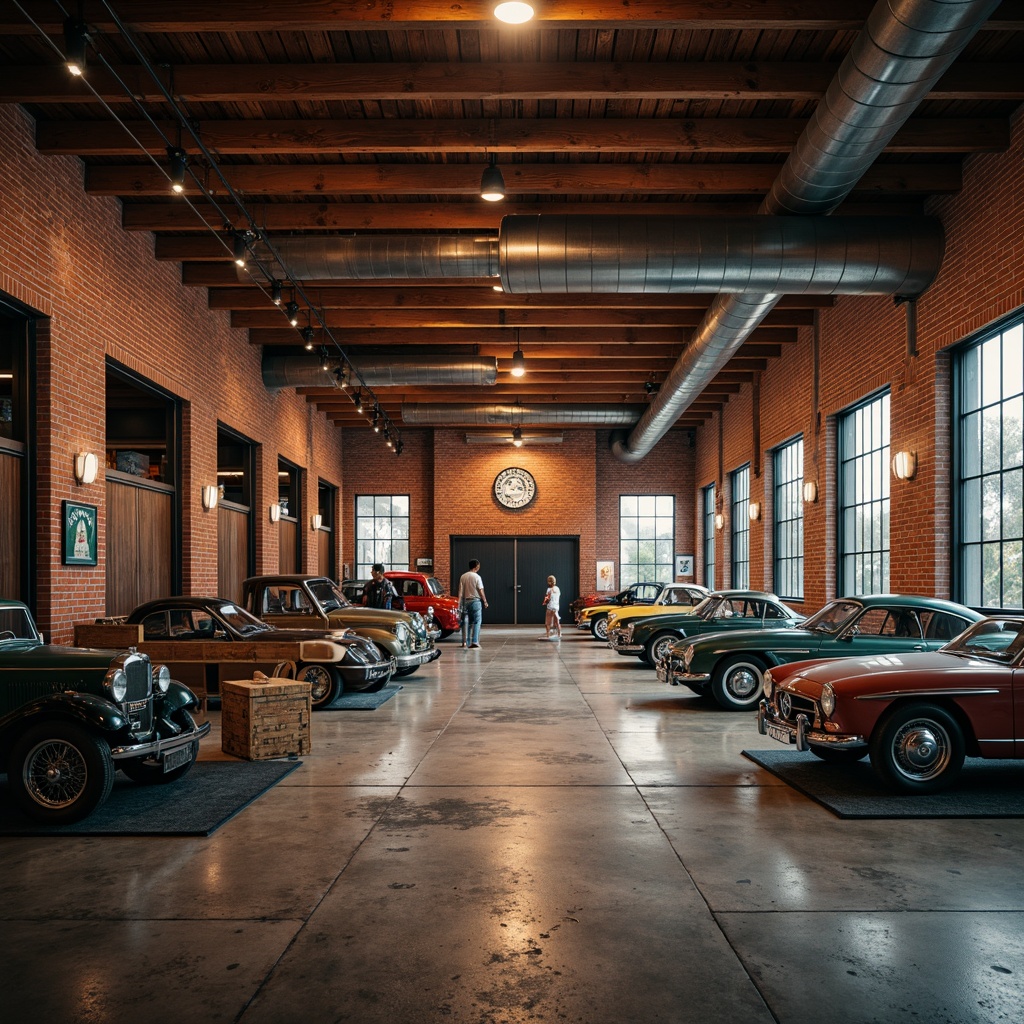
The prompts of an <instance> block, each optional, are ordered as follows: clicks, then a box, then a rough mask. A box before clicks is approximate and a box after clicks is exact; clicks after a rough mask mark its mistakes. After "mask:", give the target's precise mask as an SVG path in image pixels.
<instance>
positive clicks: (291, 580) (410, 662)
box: [242, 574, 441, 676]
mask: <svg viewBox="0 0 1024 1024" xmlns="http://www.w3.org/2000/svg"><path fill="white" fill-rule="evenodd" d="M242 594H243V598H244V601H243V603H244V604H245V607H246V608H247V609H248V611H250V612H252V614H253V615H255V616H256V617H257V618H259V619H262V620H263V621H264V622H269V623H271V624H272V625H275V626H287V627H288V628H290V629H340V628H344V627H348V628H349V629H353V630H355V632H356V633H358V634H359V635H360V636H365V637H366V638H367V639H369V640H372V641H373V642H374V644H375V645H376V646H377V649H378V650H379V651H380V653H381V655H382V656H383V657H385V658H394V659H395V675H396V676H407V675H411V674H412V673H413V672H415V671H416V669H418V668H419V667H420V666H421V665H426V664H428V663H429V662H431V661H436V660H437V659H438V658H440V657H441V652H440V650H439V649H438V648H437V647H435V646H434V641H433V640H432V639H431V637H430V636H429V634H428V633H427V627H426V624H425V623H424V621H423V616H422V615H420V613H419V612H400V611H394V610H393V609H389V608H366V607H359V606H356V605H354V604H352V602H351V601H349V600H348V598H346V597H345V595H344V594H343V593H342V592H341V588H340V587H339V586H338V585H337V584H336V583H335V582H334V581H333V580H330V579H328V578H327V577H326V576H306V575H302V574H295V575H278V576H250V577H249V579H247V580H245V581H244V582H243V584H242Z"/></svg>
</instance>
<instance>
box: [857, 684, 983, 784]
mask: <svg viewBox="0 0 1024 1024" xmlns="http://www.w3.org/2000/svg"><path fill="white" fill-rule="evenodd" d="M870 750H871V765H872V767H873V768H874V770H875V774H876V775H877V776H878V777H879V779H881V781H882V782H883V783H884V784H885V785H886V786H888V787H890V788H894V789H898V790H901V791H902V792H904V793H937V792H939V790H942V789H945V788H946V787H947V786H949V785H951V784H952V783H953V781H954V780H955V779H956V777H957V776H958V775H959V774H960V770H961V769H962V768H963V765H964V756H965V754H966V744H965V742H964V733H963V729H961V728H960V723H959V722H957V720H956V719H955V718H954V717H953V716H952V715H951V714H950V713H949V712H948V711H947V710H946V709H945V708H942V707H939V706H938V705H937V704H899V705H897V706H896V707H894V708H892V710H890V711H889V712H888V713H887V714H886V715H885V717H884V718H882V720H881V721H880V722H879V723H878V725H877V727H876V728H875V731H874V733H873V734H872V736H871V744H870Z"/></svg>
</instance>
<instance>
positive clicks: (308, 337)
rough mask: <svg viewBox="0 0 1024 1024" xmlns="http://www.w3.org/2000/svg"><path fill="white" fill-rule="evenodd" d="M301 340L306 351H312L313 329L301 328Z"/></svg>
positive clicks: (308, 327)
mask: <svg viewBox="0 0 1024 1024" xmlns="http://www.w3.org/2000/svg"><path fill="white" fill-rule="evenodd" d="M302 340H303V341H304V342H305V343H306V351H307V352H312V351H313V328H312V327H310V326H308V325H307V326H306V327H303V328H302Z"/></svg>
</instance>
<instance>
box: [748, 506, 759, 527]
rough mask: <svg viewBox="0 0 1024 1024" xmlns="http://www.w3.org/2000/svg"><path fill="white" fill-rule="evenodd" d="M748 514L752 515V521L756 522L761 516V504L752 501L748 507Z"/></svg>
mask: <svg viewBox="0 0 1024 1024" xmlns="http://www.w3.org/2000/svg"><path fill="white" fill-rule="evenodd" d="M747 514H748V515H749V516H750V521H751V522H752V523H756V522H757V521H758V519H760V518H761V505H760V503H758V502H756V501H752V502H751V503H750V507H749V508H748V509H747Z"/></svg>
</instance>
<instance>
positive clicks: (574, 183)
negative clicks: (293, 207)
mask: <svg viewBox="0 0 1024 1024" xmlns="http://www.w3.org/2000/svg"><path fill="white" fill-rule="evenodd" d="M221 170H222V172H223V173H224V175H225V177H226V178H227V179H228V180H229V181H230V182H231V186H232V188H234V189H235V190H236V191H239V192H242V193H244V194H245V195H246V196H247V197H249V196H260V195H278V196H295V195H346V194H350V195H418V196H423V195H437V196H475V195H479V193H480V166H479V164H443V165H442V164H436V163H418V164H289V165H276V164H275V165H249V164H246V165H237V164H228V165H224V164H222V165H221ZM778 173H779V167H778V165H776V164H684V163H645V164H643V165H640V166H638V165H631V164H625V163H593V164H582V163H577V164H512V165H509V166H506V167H502V174H503V175H504V178H505V187H506V188H507V190H508V192H509V193H510V194H513V195H515V194H518V195H592V196H601V195H604V196H608V195H630V194H639V195H673V196H679V195H723V194H727V195H742V194H757V195H762V194H763V193H765V192H767V191H768V189H769V188H770V187H771V185H772V182H773V181H774V180H775V179H776V177H777V176H778ZM204 187H206V188H209V189H210V190H211V191H212V192H215V193H217V194H221V193H222V192H223V185H221V184H220V182H219V180H218V179H217V178H216V177H215V176H213V175H210V176H209V178H208V179H207V180H206V181H205V182H204ZM960 187H961V166H960V164H958V163H957V164H941V163H929V164H878V165H876V166H874V167H871V168H870V169H869V170H868V171H866V172H865V174H864V175H863V176H862V177H861V179H860V181H859V182H858V184H857V185H856V186H855V190H856V191H858V192H864V193H876V194H884V193H896V194H905V193H913V192H921V193H929V194H937V193H952V192H957V191H959V189H960ZM85 189H86V192H88V193H89V194H90V195H95V196H157V195H166V194H167V191H168V184H167V177H166V175H165V174H164V173H163V172H162V171H161V170H160V169H158V168H156V167H153V166H152V165H146V166H143V165H139V166H93V167H87V168H86V171H85ZM186 193H187V194H189V195H192V196H197V195H199V194H200V193H199V191H198V190H197V189H196V186H195V183H194V182H192V181H191V180H188V181H187V182H186Z"/></svg>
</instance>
